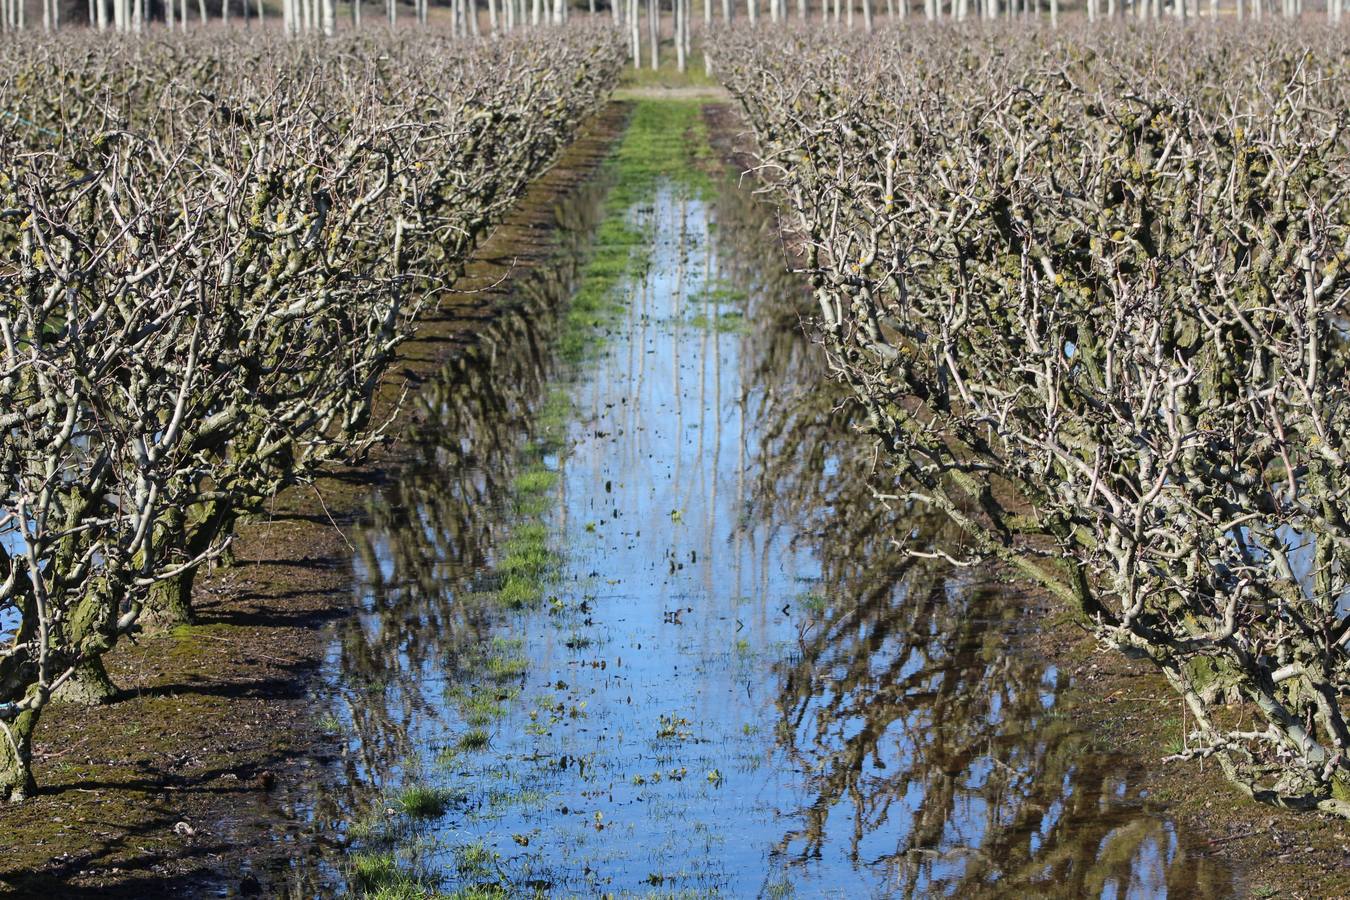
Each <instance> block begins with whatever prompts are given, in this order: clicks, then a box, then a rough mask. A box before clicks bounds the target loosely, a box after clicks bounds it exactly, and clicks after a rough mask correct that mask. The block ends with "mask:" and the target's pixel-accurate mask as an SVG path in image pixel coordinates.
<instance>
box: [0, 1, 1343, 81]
mask: <svg viewBox="0 0 1350 900" xmlns="http://www.w3.org/2000/svg"><path fill="white" fill-rule="evenodd" d="M34 2H36V3H37V4H38V5H40V7H41V13H40V16H41V22H42V27H43V28H44V29H45V30H49V31H50V30H55V29H57V28H59V27H61V25H62V24H63V23H76V24H81V25H93V26H95V27H97V28H99V29H100V30H103V29H113V30H116V31H123V32H133V33H142V32H144V31H146V30H147V29H148V28H149V26H150V23H151V22H152V21H154V22H161V23H163V25H164V26H166V27H168V28H175V27H177V28H179V29H183V30H186V29H187V28H188V26H189V24H194V23H195V24H198V25H204V24H207V23H209V22H210V21H212V20H213V19H214V20H219V21H220V22H222V23H226V24H229V23H231V22H234V21H238V22H240V23H242V24H243V25H245V26H248V25H250V24H251V23H253V22H261V21H264V20H266V18H267V17H269V16H274V15H276V14H277V13H278V12H279V13H280V15H281V19H282V28H283V29H284V30H285V32H286V33H287V34H290V35H299V34H303V33H311V32H314V33H323V34H326V35H333V34H335V33H336V32H337V30H338V27H339V15H338V4H337V0H275V2H273V0H211V2H209V3H208V0H74V2H72V0H64V2H63V0H0V31H17V30H22V29H24V28H25V27H27V26H28V24H29V7H30V6H31V5H33V3H34ZM881 3H882V0H877V6H876V7H875V8H874V6H873V0H818V2H816V3H813V2H812V0H796V2H795V4H794V3H790V0H744V9H740V8H739V7H740V0H721V3H720V6H719V4H718V3H717V0H702V3H701V16H696V15H695V12H694V8H693V0H645V3H644V0H586V3H585V8H586V11H587V12H588V13H589V15H590V16H591V17H592V18H595V17H596V16H601V15H604V14H605V12H606V10H607V11H608V14H609V16H610V17H611V19H612V21H613V23H614V25H615V26H617V27H620V28H623V29H624V30H625V32H626V33H627V34H628V35H629V40H630V44H631V45H632V58H633V63H634V65H640V64H641V62H642V59H643V50H642V44H643V41H644V39H645V40H646V41H647V42H648V44H649V47H650V57H651V59H652V61H653V64H654V65H657V64H659V58H660V57H659V54H660V44H661V42H662V39H663V35H664V34H665V33H666V32H665V31H664V30H663V28H662V21H663V18H664V17H666V16H669V18H670V20H671V28H670V36H671V38H672V39H673V40H672V43H673V44H674V48H675V52H676V55H677V64H678V66H679V68H680V70H681V71H684V68H685V65H686V60H687V59H688V57H689V56H690V54H691V48H692V38H691V34H692V31H693V26H694V24H695V23H696V22H697V19H698V18H702V20H703V27H704V28H705V29H711V28H712V27H713V25H714V23H715V22H719V21H720V22H721V23H722V24H723V25H726V24H729V23H731V22H732V21H733V20H735V19H737V18H738V17H741V16H743V17H744V19H745V21H746V22H747V23H748V24H749V25H751V26H755V25H757V24H758V23H759V22H760V21H762V20H767V21H768V22H769V23H780V22H782V23H787V22H790V21H797V22H800V23H802V24H809V23H811V22H819V23H820V24H834V25H840V26H845V27H848V28H854V27H858V26H861V27H862V28H864V29H865V30H867V31H871V30H873V28H874V27H875V25H876V22H877V21H878V20H880V19H883V15H882V12H883V10H882V7H881V5H880V4H881ZM884 3H885V7H884V20H885V21H892V22H893V21H897V20H899V21H904V20H907V19H909V18H910V17H911V16H913V17H915V18H919V17H922V18H923V19H924V20H926V21H942V20H949V21H956V22H965V21H988V22H992V21H996V20H999V19H1005V20H1017V19H1027V20H1033V21H1036V20H1041V19H1042V18H1044V19H1046V20H1047V21H1049V23H1050V24H1051V25H1052V26H1055V27H1057V26H1058V24H1059V18H1060V14H1061V12H1063V11H1065V5H1064V3H1062V2H1061V0H884ZM278 4H279V5H278ZM345 5H346V7H347V9H346V18H348V19H349V20H350V27H353V28H361V27H362V26H363V24H364V23H365V22H366V21H370V22H373V23H386V24H388V25H389V26H391V27H393V26H397V25H398V23H399V21H400V12H399V7H400V5H401V0H382V3H381V0H375V3H374V6H373V10H372V12H373V15H368V14H367V13H366V12H365V11H364V10H363V0H345ZM410 5H411V7H412V10H411V13H412V21H413V22H415V23H416V24H418V25H423V26H425V25H427V24H428V23H429V20H430V0H410ZM442 6H444V7H445V9H446V13H445V18H444V19H443V20H442V21H445V22H446V23H447V24H448V25H449V27H450V29H451V30H452V31H453V32H454V33H455V34H457V35H459V36H468V35H479V34H481V33H484V32H489V33H493V34H497V33H501V32H510V31H514V30H515V29H517V28H524V27H538V26H540V25H561V24H563V23H565V22H567V21H568V20H569V18H570V16H571V15H572V14H573V12H574V11H579V10H580V9H581V4H580V0H483V2H482V5H481V7H480V0H445V3H444V4H442ZM1344 6H1345V0H1323V2H1322V3H1321V4H1319V8H1320V9H1324V10H1325V14H1326V16H1327V19H1328V21H1330V22H1332V23H1333V24H1335V23H1339V22H1340V21H1341V20H1342V18H1343V14H1344ZM1073 8H1074V9H1075V10H1077V11H1081V12H1082V13H1083V14H1084V15H1086V17H1087V19H1088V20H1089V21H1099V20H1105V21H1114V20H1126V19H1137V20H1149V19H1155V20H1156V19H1162V18H1175V19H1177V20H1179V21H1187V20H1190V19H1206V18H1207V19H1211V20H1216V21H1217V20H1219V19H1221V18H1223V19H1236V20H1239V21H1241V20H1243V19H1251V20H1254V21H1260V20H1262V19H1263V18H1267V17H1270V18H1274V17H1277V16H1278V17H1283V18H1286V19H1290V18H1293V19H1297V18H1301V17H1303V15H1304V14H1305V0H1082V4H1081V5H1078V4H1075V5H1074V7H1073ZM1314 11H1315V10H1314V7H1312V6H1311V5H1309V6H1308V7H1307V9H1306V12H1314ZM484 13H486V19H487V21H486V23H484V22H482V21H480V20H481V19H482V18H483V15H484ZM644 16H645V18H646V23H645V25H644V24H643V18H644ZM34 18H35V20H36V16H35V17H34ZM644 31H645V33H646V37H645V38H644Z"/></svg>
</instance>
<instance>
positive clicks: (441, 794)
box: [395, 784, 454, 819]
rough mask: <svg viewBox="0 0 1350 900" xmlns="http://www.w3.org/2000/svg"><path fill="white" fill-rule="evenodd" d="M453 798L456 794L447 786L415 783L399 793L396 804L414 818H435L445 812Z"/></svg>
mask: <svg viewBox="0 0 1350 900" xmlns="http://www.w3.org/2000/svg"><path fill="white" fill-rule="evenodd" d="M453 799H454V794H453V793H452V792H451V791H449V790H447V789H446V788H439V787H430V786H428V785H424V784H413V785H409V786H408V787H406V788H404V789H403V791H402V792H401V793H400V794H399V795H398V797H397V799H396V800H395V806H396V807H397V809H398V810H399V811H400V812H402V813H404V814H405V815H409V816H412V817H413V818H414V819H434V818H436V817H437V816H440V815H443V814H444V813H445V811H446V809H447V808H449V806H450V802H451V800H453Z"/></svg>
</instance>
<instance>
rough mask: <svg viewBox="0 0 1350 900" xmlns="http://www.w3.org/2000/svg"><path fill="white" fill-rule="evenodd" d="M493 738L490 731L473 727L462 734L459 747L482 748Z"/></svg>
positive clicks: (468, 748)
mask: <svg viewBox="0 0 1350 900" xmlns="http://www.w3.org/2000/svg"><path fill="white" fill-rule="evenodd" d="M490 740H491V738H489V737H488V733H487V732H486V731H484V730H483V729H481V728H473V729H470V730H469V731H466V732H464V734H462V735H460V738H459V744H458V745H457V747H458V749H459V750H461V751H473V750H482V749H483V748H484V747H486V746H487V745H488V742H489V741H490Z"/></svg>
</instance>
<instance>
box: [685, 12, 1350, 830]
mask: <svg viewBox="0 0 1350 900" xmlns="http://www.w3.org/2000/svg"><path fill="white" fill-rule="evenodd" d="M1346 49H1347V48H1346V45H1345V42H1344V41H1343V40H1342V39H1341V38H1339V37H1338V36H1336V35H1334V34H1327V33H1325V32H1319V31H1316V30H1314V29H1311V28H1306V27H1305V28H1294V27H1290V28H1285V29H1275V30H1271V31H1267V32H1261V33H1259V34H1255V35H1253V34H1250V33H1243V32H1241V31H1238V30H1229V29H1206V30H1204V31H1200V32H1196V31H1184V30H1181V29H1154V30H1149V31H1146V32H1128V31H1109V32H1100V31H1089V30H1087V29H1081V30H1078V29H1075V30H1073V31H1071V32H1067V33H1061V34H1058V35H1051V34H1049V33H1046V32H1036V31H1033V30H1023V31H1018V30H1009V31H1004V32H1001V33H993V32H990V33H985V34H979V35H969V34H963V35H960V36H958V35H957V34H956V33H954V32H927V33H923V34H915V33H911V32H905V31H888V32H886V33H885V34H884V36H876V37H867V36H864V35H844V34H840V33H834V34H829V35H823V34H814V35H811V34H806V33H798V34H796V35H785V34H782V33H776V34H772V35H764V34H757V33H753V32H750V31H739V32H732V33H728V34H726V35H722V36H719V37H718V38H717V39H716V41H715V43H714V45H713V47H712V52H713V53H714V55H715V63H716V68H717V70H718V71H719V72H721V73H723V75H724V77H725V79H726V81H727V84H728V86H729V87H730V89H731V90H732V91H733V92H734V93H735V95H736V96H737V97H738V98H739V100H740V102H741V103H742V104H743V106H744V109H745V111H746V114H747V115H748V117H749V119H750V121H751V122H752V123H753V126H754V129H755V132H756V134H757V135H758V138H759V146H760V151H759V152H760V154H761V165H762V168H761V171H762V173H763V175H764V177H765V179H766V181H767V183H768V184H769V185H770V186H771V190H772V191H773V193H774V194H775V195H776V196H777V197H778V198H779V199H780V200H781V201H782V203H783V205H784V207H785V211H786V213H787V214H788V215H789V216H790V219H791V229H792V232H793V234H794V235H795V236H796V238H797V240H799V242H800V250H801V257H800V258H801V266H802V268H803V270H804V271H805V272H806V273H808V274H809V276H810V277H811V279H812V280H813V283H814V285H815V294H816V299H817V300H818V306H819V313H818V315H817V316H816V318H815V320H814V329H815V332H816V334H818V335H819V337H820V338H821V339H822V340H823V341H824V343H825V345H826V347H827V348H828V351H829V354H830V359H831V363H832V368H833V374H834V375H835V376H836V377H838V378H839V379H840V380H842V381H843V382H845V383H846V384H847V385H848V386H849V387H850V388H851V390H852V394H853V396H854V397H856V398H857V400H858V401H859V402H860V403H861V405H862V407H863V408H864V409H865V411H866V415H867V419H868V423H869V428H870V430H871V431H873V432H874V433H875V434H876V435H877V437H878V439H879V442H880V444H881V446H882V447H883V448H884V450H885V451H886V455H885V459H886V460H887V463H888V465H889V466H890V472H891V475H892V476H893V480H892V482H891V483H892V484H893V487H891V486H880V487H878V488H877V494H876V498H875V502H876V503H877V504H882V505H886V506H889V507H892V508H894V509H895V511H896V514H897V515H900V516H902V520H903V521H906V522H907V521H910V519H911V518H912V517H913V516H914V515H915V514H916V511H919V510H926V509H932V510H940V511H941V512H942V513H944V514H945V515H946V516H947V517H948V518H949V519H951V520H952V521H953V522H954V523H955V524H956V525H957V526H959V528H960V529H961V531H962V533H963V535H964V539H963V542H962V546H963V548H964V549H962V548H958V547H949V548H948V549H947V550H945V551H942V552H943V555H945V556H948V557H949V558H950V559H951V560H952V561H953V562H955V563H956V564H958V565H968V564H974V563H975V562H977V561H979V560H981V559H989V558H993V559H997V560H1001V561H1003V563H1004V564H1006V565H1008V566H1011V567H1013V568H1015V569H1016V570H1017V571H1019V572H1021V573H1022V574H1023V575H1024V576H1026V577H1028V578H1030V579H1033V580H1034V581H1036V582H1039V583H1040V584H1042V585H1043V586H1044V587H1045V588H1046V589H1048V590H1049V591H1051V592H1053V593H1054V594H1055V595H1057V596H1059V597H1061V598H1063V599H1064V600H1065V601H1067V602H1068V603H1070V604H1072V605H1074V606H1075V607H1076V608H1077V609H1079V610H1081V612H1082V613H1083V615H1084V616H1085V618H1086V620H1087V621H1088V622H1089V623H1090V626H1091V628H1092V629H1093V630H1094V632H1095V634H1096V635H1097V637H1098V638H1099V639H1100V640H1101V641H1102V642H1103V643H1104V644H1106V645H1109V646H1112V647H1116V648H1120V649H1121V650H1124V651H1126V652H1128V653H1131V654H1136V655H1141V656H1144V657H1147V658H1148V659H1150V660H1152V662H1153V663H1154V664H1155V665H1156V666H1157V667H1158V669H1159V670H1160V671H1161V672H1162V673H1163V674H1164V675H1165V676H1166V678H1167V680H1168V681H1169V682H1170V683H1171V684H1172V686H1173V687H1174V688H1175V689H1176V691H1177V692H1178V694H1179V695H1180V698H1181V702H1182V703H1183V709H1184V741H1185V743H1184V748H1183V750H1182V752H1181V753H1179V754H1177V756H1179V757H1182V758H1192V759H1194V758H1202V759H1203V758H1213V759H1215V760H1217V762H1218V763H1219V764H1220V765H1221V766H1222V767H1223V769H1224V771H1225V772H1226V774H1227V775H1228V776H1229V778H1230V779H1231V780H1232V781H1233V782H1234V783H1235V784H1237V785H1239V786H1240V787H1241V788H1242V789H1243V790H1244V791H1246V792H1247V793H1249V794H1250V795H1252V796H1253V797H1255V798H1257V799H1259V800H1262V801H1265V802H1268V803H1273V804H1279V805H1283V806H1288V807H1293V808H1301V809H1310V808H1316V809H1321V810H1325V811H1329V812H1332V813H1335V814H1337V815H1341V816H1350V727H1348V726H1347V722H1346V714H1345V708H1346V701H1347V696H1350V653H1347V645H1348V644H1350V478H1348V477H1347V473H1350V468H1348V467H1347V454H1348V453H1350V343H1348V342H1347V335H1348V334H1350V331H1347V329H1348V328H1350V273H1347V263H1348V262H1350V136H1348V135H1347V130H1346V126H1347V124H1348V123H1347V115H1348V113H1347V110H1350V79H1348V78H1347V72H1346V68H1345V59H1346ZM935 73H941V77H940V78H935V77H932V76H933V75H934V74H935Z"/></svg>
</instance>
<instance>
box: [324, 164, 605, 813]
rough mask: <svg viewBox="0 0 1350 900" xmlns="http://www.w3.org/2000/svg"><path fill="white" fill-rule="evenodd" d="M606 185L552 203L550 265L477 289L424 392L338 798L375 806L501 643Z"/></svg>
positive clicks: (370, 608) (358, 646) (386, 534)
mask: <svg viewBox="0 0 1350 900" xmlns="http://www.w3.org/2000/svg"><path fill="white" fill-rule="evenodd" d="M599 191H600V186H599V185H595V186H592V187H587V188H583V189H579V190H578V191H577V193H576V195H575V196H574V197H573V198H572V200H571V201H569V202H568V203H566V204H564V205H563V206H561V207H560V208H558V209H556V210H554V211H552V213H551V215H552V216H553V217H555V218H556V221H557V223H558V224H559V226H560V228H559V230H558V231H556V232H554V233H553V234H551V235H550V236H549V238H548V240H550V241H551V240H554V239H556V240H558V241H561V242H563V243H562V244H561V245H560V246H550V248H549V249H548V250H546V251H544V255H543V257H542V262H541V261H539V260H533V259H532V260H531V262H532V263H536V264H534V265H532V266H531V267H530V268H529V269H528V270H520V271H519V272H518V274H517V275H515V276H513V277H512V279H511V280H510V281H509V282H508V283H507V284H506V285H505V286H503V288H502V289H500V290H496V291H494V292H492V293H491V294H490V295H489V296H488V297H487V298H486V299H484V298H481V297H475V298H473V302H472V304H470V308H469V309H468V310H466V311H465V314H466V315H473V316H475V317H479V318H478V321H475V322H473V323H472V325H471V326H469V327H466V328H462V329H459V330H457V331H456V332H455V334H454V335H453V336H452V337H451V338H450V339H451V340H454V341H459V342H462V343H463V346H462V347H460V348H459V350H458V352H455V353H453V354H452V357H453V358H452V359H451V360H450V361H449V362H448V363H447V364H446V365H445V366H444V367H443V368H442V369H441V371H440V372H438V373H437V375H436V376H435V377H434V378H432V379H430V380H429V381H428V382H427V383H425V384H423V385H422V387H421V389H420V392H419V393H418V395H417V396H416V397H415V398H413V399H412V400H411V403H412V404H413V409H412V415H411V420H412V421H411V424H410V425H409V427H408V428H407V430H406V432H405V434H404V442H405V445H406V447H407V448H408V449H407V451H406V456H405V457H404V461H403V463H402V465H401V466H400V467H399V468H398V469H397V470H396V471H395V472H394V473H393V477H392V478H390V479H389V480H388V482H387V483H385V484H383V485H382V486H381V487H380V489H379V491H378V492H377V493H376V494H375V495H374V496H373V497H372V499H371V501H370V503H369V505H368V507H367V520H366V522H365V523H364V524H363V525H362V526H361V527H359V528H358V529H357V530H356V533H355V535H354V537H353V541H354V544H355V548H356V556H357V572H358V579H359V583H360V589H361V591H362V593H363V595H364V602H365V608H364V610H363V611H362V612H361V613H360V614H359V615H357V616H355V617H353V618H352V619H351V620H349V621H348V622H347V623H346V624H345V626H344V627H343V629H342V632H341V634H340V636H339V641H338V643H337V647H336V651H335V653H336V659H335V663H336V665H337V666H338V667H339V668H340V671H341V677H340V678H338V679H336V685H337V690H339V691H340V692H341V693H342V699H343V701H344V702H345V704H346V706H347V708H348V709H349V713H350V717H351V723H350V724H351V727H352V735H351V738H350V745H349V749H348V753H347V754H345V755H344V757H343V765H344V766H345V771H344V772H343V776H344V777H343V778H342V779H341V783H340V784H339V785H338V787H339V788H340V789H341V793H342V796H336V797H329V798H326V799H325V801H324V802H325V803H327V804H329V805H333V806H336V807H337V808H339V809H341V808H347V809H351V808H353V807H357V808H359V807H361V806H364V805H365V804H364V803H363V802H362V794H363V793H365V792H370V791H372V790H374V791H376V792H379V791H381V790H384V789H385V788H387V787H388V782H389V781H390V780H391V778H392V777H393V776H394V775H395V774H397V773H398V771H399V767H401V766H404V765H406V764H407V762H408V760H409V759H414V758H415V756H416V754H415V753H413V750H414V748H415V747H419V746H425V744H426V743H427V741H428V740H429V739H430V740H432V741H434V740H435V738H434V737H430V736H429V735H428V729H439V731H438V732H437V734H438V735H440V736H441V737H442V738H443V736H444V730H443V728H442V724H443V723H442V719H441V714H442V711H443V710H445V709H446V708H447V707H448V701H447V698H446V697H445V695H444V689H445V684H446V683H447V681H446V676H447V675H450V676H452V677H453V675H454V673H455V672H456V669H457V666H459V665H460V664H461V663H462V662H463V661H465V660H468V659H472V658H474V657H475V656H476V655H478V654H480V653H481V651H482V648H483V647H484V646H485V645H486V644H487V643H488V642H489V640H490V635H491V633H492V630H493V627H494V625H495V623H496V615H497V612H496V609H495V607H494V606H493V605H492V604H491V603H490V602H488V601H486V600H484V599H483V598H482V597H481V596H479V594H478V592H479V591H480V589H482V588H483V587H484V585H483V580H484V578H485V577H486V576H485V574H484V573H485V570H486V566H487V564H488V563H489V562H490V559H489V550H490V548H491V547H493V546H494V545H495V544H497V543H498V542H499V540H500V535H499V534H498V531H499V530H500V529H501V528H502V527H503V525H504V523H506V522H509V519H510V517H509V516H506V515H503V510H502V504H503V502H504V501H505V500H506V498H507V497H508V496H509V487H510V484H511V480H512V478H513V476H514V475H515V474H516V469H517V465H518V462H519V457H520V451H521V450H522V448H523V446H524V445H525V443H526V441H527V439H528V432H529V427H530V420H531V417H532V413H533V411H534V410H535V409H536V407H537V406H538V404H539V402H540V398H541V396H542V395H543V389H544V385H545V382H546V379H547V377H548V375H549V374H550V371H551V369H552V365H553V362H552V361H553V352H552V351H553V345H552V336H553V333H554V331H555V325H556V322H557V318H558V313H559V311H560V309H561V308H562V307H563V306H564V305H565V303H566V300H567V298H568V296H569V295H570V291H571V289H572V287H573V285H574V282H575V279H576V277H577V274H578V271H579V263H580V260H581V258H582V252H583V247H584V244H585V243H586V242H587V241H588V240H589V239H590V235H592V234H593V233H594V226H595V222H596V215H597V213H598V210H599V202H598V201H599V196H600V195H599ZM522 252H524V253H527V254H532V255H538V254H539V252H540V251H539V250H538V248H533V249H530V248H524V249H523V250H522ZM484 309H487V310H490V314H489V315H487V316H486V317H482V312H483V310H484ZM447 315H450V316H452V317H453V315H454V312H453V311H451V312H449V313H447ZM417 731H420V732H421V733H420V734H418V733H416V732H417Z"/></svg>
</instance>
